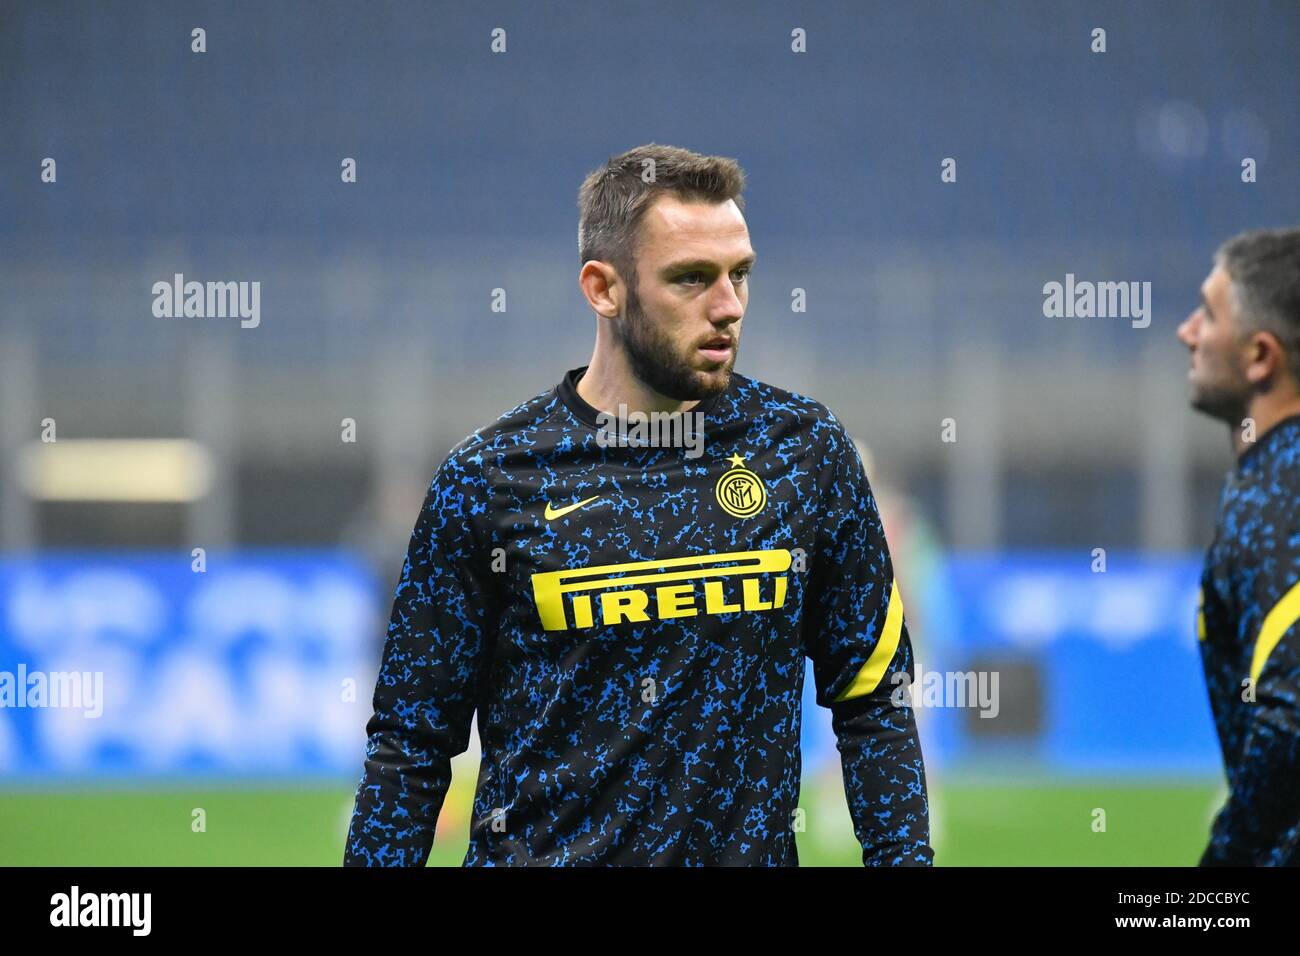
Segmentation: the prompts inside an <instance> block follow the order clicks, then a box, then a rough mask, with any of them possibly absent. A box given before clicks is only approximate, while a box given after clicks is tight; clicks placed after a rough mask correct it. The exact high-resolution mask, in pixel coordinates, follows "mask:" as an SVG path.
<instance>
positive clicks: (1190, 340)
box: [1177, 312, 1196, 348]
mask: <svg viewBox="0 0 1300 956" xmlns="http://www.w3.org/2000/svg"><path fill="white" fill-rule="evenodd" d="M1195 326H1196V313H1195V312H1193V313H1192V314H1191V315H1189V316H1188V317H1187V318H1185V319H1183V321H1182V324H1181V325H1179V326H1178V332H1177V335H1178V341H1180V342H1182V343H1183V344H1184V345H1186V346H1187V347H1188V348H1191V347H1192V346H1193V345H1195V344H1196V329H1195Z"/></svg>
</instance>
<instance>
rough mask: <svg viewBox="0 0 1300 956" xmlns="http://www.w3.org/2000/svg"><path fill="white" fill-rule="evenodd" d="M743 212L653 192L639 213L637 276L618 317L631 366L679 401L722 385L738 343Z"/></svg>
mask: <svg viewBox="0 0 1300 956" xmlns="http://www.w3.org/2000/svg"><path fill="white" fill-rule="evenodd" d="M754 258H755V256H754V250H753V249H752V248H751V247H750V245H749V229H748V228H747V227H746V226H745V218H744V216H742V215H741V213H740V210H739V209H738V208H737V207H736V204H735V203H734V202H732V201H731V200H727V201H726V202H725V203H720V204H713V203H703V202H700V203H696V202H689V203H688V202H683V201H681V200H680V199H678V198H677V197H676V196H673V195H672V194H666V195H662V196H660V197H658V198H657V199H656V200H655V201H654V203H653V204H652V205H651V206H650V208H649V209H647V210H646V213H645V215H644V217H643V218H642V220H641V236H640V242H639V244H638V247H637V252H636V261H637V268H636V278H635V281H633V282H629V284H628V300H627V308H626V309H625V314H624V315H623V316H622V318H621V319H620V321H619V322H617V323H616V324H615V328H616V329H617V330H618V334H619V337H620V340H621V341H622V343H623V347H624V349H625V350H626V352H627V355H628V359H629V361H630V363H631V365H632V371H633V372H634V373H635V374H636V376H637V377H638V378H639V379H641V381H642V382H644V383H645V384H646V385H648V386H650V387H651V388H653V389H654V390H655V391H656V392H658V393H659V394H661V395H666V396H668V397H669V398H673V399H677V400H678V401H691V400H697V399H702V398H707V397H708V396H710V395H715V394H717V393H719V392H722V391H724V390H725V389H726V387H727V384H728V383H729V382H730V381H731V370H732V368H733V367H734V366H735V364H736V354H737V351H738V349H739V346H740V323H741V319H742V318H743V316H744V314H745V307H746V306H747V305H748V304H749V270H750V266H752V265H753V262H754Z"/></svg>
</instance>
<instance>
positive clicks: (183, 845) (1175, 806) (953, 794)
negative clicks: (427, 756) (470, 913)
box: [0, 777, 1222, 866]
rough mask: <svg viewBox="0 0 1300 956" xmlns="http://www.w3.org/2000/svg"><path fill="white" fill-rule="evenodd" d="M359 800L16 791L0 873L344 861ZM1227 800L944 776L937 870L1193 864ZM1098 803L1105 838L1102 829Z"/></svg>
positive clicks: (461, 793) (818, 783) (834, 804)
mask: <svg viewBox="0 0 1300 956" xmlns="http://www.w3.org/2000/svg"><path fill="white" fill-rule="evenodd" d="M462 779H465V777H462ZM471 779H472V778H471ZM837 784H838V781H837V780H836V779H835V778H829V779H828V778H823V779H819V780H809V781H806V782H805V784H804V787H803V791H802V800H801V807H802V808H803V810H804V826H805V828H804V830H803V832H801V833H800V834H799V856H800V862H801V863H802V864H803V865H805V866H809V865H812V866H842V865H843V866H856V865H858V863H859V859H860V858H859V852H858V849H857V846H856V844H855V842H854V840H853V834H852V828H851V826H850V823H849V817H848V811H847V809H846V808H845V806H844V798H843V794H842V792H841V791H840V790H839V788H838V785H837ZM467 785H468V784H467ZM352 798H353V791H352V789H351V788H350V787H319V788H306V787H299V786H281V787H266V786H260V787H252V786H250V787H247V788H235V787H233V786H229V785H225V784H222V785H219V786H218V785H197V786H188V787H186V786H181V785H178V786H176V787H175V788H158V787H155V788H151V789H148V790H132V789H126V788H117V789H106V790H97V791H90V790H81V791H76V792H73V791H69V790H66V789H65V790H34V789H10V790H6V791H0V864H3V865H36V866H105V865H123V866H148V865H157V866H229V865H251V866H266V865H281V866H336V865H338V864H339V862H340V860H341V859H342V846H343V835H344V832H345V829H346V826H347V817H348V814H349V813H350V811H351V806H352ZM469 798H470V794H469V793H468V792H467V790H466V787H465V786H462V787H457V786H456V785H455V784H453V787H452V791H451V792H450V793H449V794H448V798H447V806H446V808H445V810H444V814H443V819H442V820H441V821H440V823H439V830H438V836H437V839H436V840H435V842H434V851H433V857H432V859H431V861H430V863H431V865H436V866H457V865H459V864H460V861H461V859H462V858H463V857H464V853H465V842H466V834H467V832H468V830H467V819H468V813H469V803H470V799H469ZM1221 799H1222V794H1221V792H1220V790H1219V787H1218V785H1217V784H1215V783H1212V782H1203V781H1193V782H1167V781H1158V782H1125V783H1122V784H1120V783H1115V782H1113V781H1102V780H1097V781H1095V782H1093V781H1088V780H1074V781H1070V782H1068V783H1055V782H1053V783H1043V782H1033V781H1027V782H1023V783H1015V784H1005V783H998V784H993V783H985V782H980V781H974V780H966V781H959V780H953V781H945V782H943V783H942V784H934V785H932V787H931V800H932V812H933V814H934V817H933V823H934V828H935V834H934V846H935V855H936V863H938V864H939V865H942V866H986V865H987V866H1060V865H1082V866H1095V865H1112V866H1138V865H1147V866H1152V865H1157V866H1158V865H1169V866H1184V865H1192V864H1194V863H1195V862H1196V860H1197V858H1198V857H1199V855H1200V852H1201V850H1202V848H1203V847H1204V842H1205V838H1206V835H1207V833H1208V826H1209V820H1210V817H1211V814H1212V812H1213V810H1214V808H1215V806H1216V804H1217V802H1218V801H1219V800H1221ZM195 808H202V810H203V811H204V814H205V815H206V832H201V833H196V832H194V831H193V829H192V826H191V820H192V819H193V818H192V813H193V811H194V809H195ZM1098 808H1100V809H1101V810H1104V811H1105V831H1104V832H1095V831H1094V819H1097V817H1096V815H1095V813H1094V811H1095V810H1096V809H1098Z"/></svg>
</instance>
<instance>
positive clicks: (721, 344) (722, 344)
mask: <svg viewBox="0 0 1300 956" xmlns="http://www.w3.org/2000/svg"><path fill="white" fill-rule="evenodd" d="M735 347H736V342H735V340H734V339H721V338H719V339H711V340H709V341H708V342H706V343H704V344H703V345H701V346H700V351H701V352H702V353H704V356H705V357H706V358H709V359H712V360H713V361H715V362H725V361H726V360H727V359H728V358H729V357H730V355H731V353H732V350H733V349H735Z"/></svg>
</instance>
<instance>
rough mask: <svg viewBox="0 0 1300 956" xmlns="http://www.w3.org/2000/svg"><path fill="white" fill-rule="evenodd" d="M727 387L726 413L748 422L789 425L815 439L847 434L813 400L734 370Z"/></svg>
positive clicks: (833, 415) (832, 414)
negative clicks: (728, 403)
mask: <svg viewBox="0 0 1300 956" xmlns="http://www.w3.org/2000/svg"><path fill="white" fill-rule="evenodd" d="M731 378H732V385H731V388H729V389H728V390H727V396H728V398H730V399H731V405H730V407H729V408H728V409H727V413H729V414H732V415H735V416H738V417H744V418H746V419H748V420H750V421H754V420H766V421H768V422H770V423H772V424H774V425H776V424H781V425H785V426H787V427H789V426H793V427H795V428H797V429H798V430H799V431H806V432H808V433H811V435H812V437H813V438H815V439H818V440H822V439H823V438H828V439H829V440H831V441H836V440H838V439H839V438H840V437H841V436H844V435H847V432H846V431H845V428H844V425H843V424H842V423H841V422H840V420H839V419H838V418H837V417H836V416H835V413H834V412H832V411H831V410H830V409H829V408H827V407H826V406H825V405H823V404H822V403H821V402H819V401H818V400H817V399H815V398H812V397H810V396H808V395H803V394H801V393H799V392H795V391H791V390H790V389H786V388H781V387H780V386H778V385H772V384H771V383H769V382H763V381H759V380H758V379H755V378H749V377H748V376H745V375H740V374H737V373H733V374H732V377H731Z"/></svg>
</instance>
